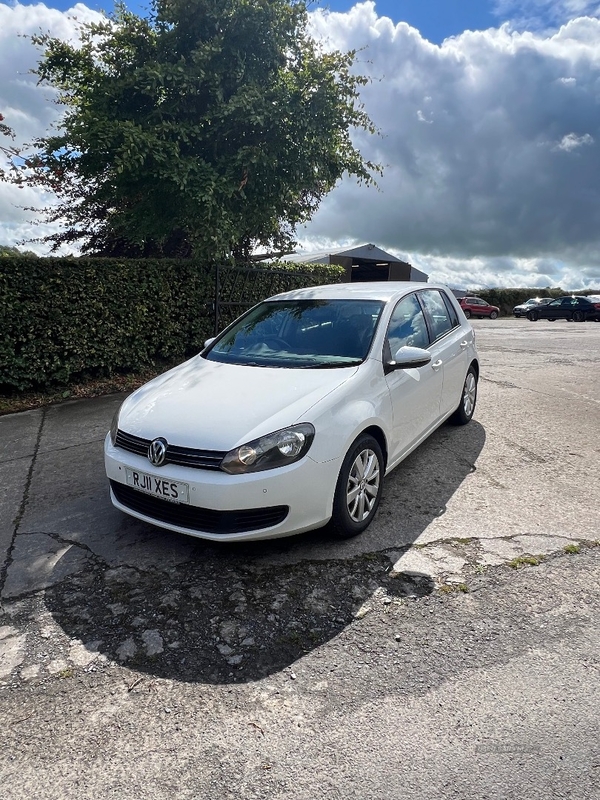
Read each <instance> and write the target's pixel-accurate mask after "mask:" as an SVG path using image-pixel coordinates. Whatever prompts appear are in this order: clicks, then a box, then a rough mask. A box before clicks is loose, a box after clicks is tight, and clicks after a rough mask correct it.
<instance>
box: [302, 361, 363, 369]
mask: <svg viewBox="0 0 600 800" xmlns="http://www.w3.org/2000/svg"><path fill="white" fill-rule="evenodd" d="M358 364H362V360H361V359H355V360H354V361H332V362H329V363H327V364H305V365H304V366H303V367H300V369H339V367H356V366H358Z"/></svg>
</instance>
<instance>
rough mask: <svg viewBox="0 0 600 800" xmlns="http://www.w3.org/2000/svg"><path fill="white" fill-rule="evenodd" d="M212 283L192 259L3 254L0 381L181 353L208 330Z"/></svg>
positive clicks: (59, 379) (267, 286)
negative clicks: (54, 256) (35, 256)
mask: <svg viewBox="0 0 600 800" xmlns="http://www.w3.org/2000/svg"><path fill="white" fill-rule="evenodd" d="M270 266H271V267H272V268H281V267H282V266H283V265H281V264H272V265H270ZM285 269H286V272H289V273H292V274H293V273H300V272H301V273H309V274H310V275H311V278H310V279H307V278H305V277H304V276H300V275H298V274H296V275H294V280H293V281H291V283H292V284H293V283H295V285H296V287H299V286H302V285H320V284H324V283H337V282H339V281H340V280H341V279H342V276H343V270H342V269H341V268H340V267H334V266H332V267H328V266H323V265H318V266H315V267H314V268H312V267H310V266H307V265H301V266H296V265H289V264H286V265H285ZM226 275H227V268H222V276H226ZM230 283H231V282H230ZM284 283H285V286H284V285H283V284H284ZM214 286H215V270H214V269H213V268H207V267H205V266H203V265H201V264H198V263H196V262H193V261H188V260H168V259H155V260H152V259H146V260H143V261H136V260H129V259H83V258H81V259H78V258H77V259H76V258H23V257H11V256H5V257H3V258H2V259H0V331H1V332H2V336H1V338H0V390H2V391H7V390H9V391H14V390H15V389H17V390H24V389H32V388H36V389H46V388H50V387H52V386H60V385H67V384H68V383H70V382H73V381H76V380H79V379H81V378H82V377H85V376H103V375H110V374H112V373H114V372H116V371H123V372H127V371H136V370H140V369H143V368H145V367H148V366H150V365H152V364H154V363H155V362H156V361H161V360H165V359H171V360H172V359H177V358H182V359H183V358H185V357H186V356H189V355H191V354H192V353H194V352H197V351H198V350H199V349H200V348H201V346H202V343H203V342H204V340H205V339H206V338H207V337H209V336H211V335H212V333H213V301H214ZM246 288H247V287H246ZM283 288H285V289H288V288H292V287H291V286H290V280H289V279H287V280H286V281H285V282H282V281H281V280H280V279H279V278H278V277H277V276H271V275H266V276H265V275H261V277H260V278H259V279H258V280H257V281H256V283H255V284H254V285H253V288H252V290H251V292H247V293H246V295H245V296H242V291H243V282H241V281H240V282H239V288H238V289H236V287H235V284H232V288H231V289H230V291H231V292H232V294H231V295H230V299H232V300H233V299H238V300H243V301H244V302H245V303H246V304H247V306H246V307H250V306H252V305H253V304H254V303H255V302H256V301H257V300H259V299H262V298H263V297H266V296H268V295H270V294H274V293H276V292H277V291H281V290H282V289H283ZM236 292H237V295H236ZM261 292H262V294H261ZM249 295H251V296H249ZM242 310H244V309H243V308H242V309H239V313H241V311H242Z"/></svg>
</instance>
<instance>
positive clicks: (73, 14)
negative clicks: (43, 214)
mask: <svg viewBox="0 0 600 800" xmlns="http://www.w3.org/2000/svg"><path fill="white" fill-rule="evenodd" d="M98 18H99V15H98V14H97V13H96V12H95V11H91V10H90V9H89V8H87V7H86V6H85V5H83V4H81V3H77V4H76V5H74V6H73V8H71V9H69V11H66V12H64V13H63V12H61V11H57V10H56V9H50V8H47V7H46V6H45V5H43V4H42V3H39V4H37V5H28V6H22V5H19V4H16V5H14V6H8V5H5V4H2V3H0V114H2V115H3V116H4V122H5V124H7V125H9V126H10V127H11V128H12V129H13V130H14V131H15V133H16V143H17V144H23V143H25V142H30V141H32V140H33V139H35V138H36V137H38V136H43V135H44V133H45V132H46V131H47V130H48V129H49V128H50V126H51V125H52V124H53V123H55V122H56V120H57V119H58V108H57V106H55V105H54V103H53V102H52V98H53V92H52V91H51V90H50V89H48V88H47V87H44V86H38V85H37V83H36V77H35V76H34V75H32V74H31V72H30V71H31V69H33V68H34V67H35V66H36V64H37V62H38V59H39V55H40V53H39V52H38V50H37V49H36V48H35V46H34V45H33V44H32V43H31V41H30V40H29V39H28V38H27V37H29V36H31V35H32V34H35V33H39V32H41V31H43V32H46V31H48V32H50V33H51V34H52V35H54V36H58V37H61V38H63V39H66V40H71V41H75V40H76V39H77V23H76V20H79V21H81V22H83V21H86V20H92V19H98ZM0 143H1V144H4V145H8V144H10V142H9V140H7V139H6V138H5V137H2V138H1V139H0ZM50 200H51V198H50V197H49V196H48V195H46V194H44V193H42V192H38V191H36V190H33V189H23V190H19V189H17V188H16V187H14V186H10V185H7V184H4V183H0V243H1V244H10V245H13V244H15V243H17V242H18V241H20V240H21V239H29V238H31V237H32V236H39V235H41V234H40V232H39V231H38V229H37V228H36V227H35V225H32V224H31V223H30V222H29V220H30V218H31V217H32V213H31V212H29V211H25V210H23V208H22V206H36V207H37V206H44V205H46V204H47V203H48V202H50ZM28 248H29V249H39V250H41V251H42V252H46V251H47V249H48V248H47V247H44V246H39V247H35V246H31V245H28Z"/></svg>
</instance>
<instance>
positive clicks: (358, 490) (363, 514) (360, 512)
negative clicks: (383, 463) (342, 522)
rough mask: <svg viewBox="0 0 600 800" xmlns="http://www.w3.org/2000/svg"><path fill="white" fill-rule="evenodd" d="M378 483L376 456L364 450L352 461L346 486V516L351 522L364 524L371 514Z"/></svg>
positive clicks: (366, 449)
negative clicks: (347, 515)
mask: <svg viewBox="0 0 600 800" xmlns="http://www.w3.org/2000/svg"><path fill="white" fill-rule="evenodd" d="M380 481H381V472H380V469H379V459H378V458H377V454H376V453H375V452H373V450H371V449H369V448H365V449H364V450H362V451H361V452H360V453H359V454H358V455H357V456H356V458H355V459H354V462H353V463H352V466H351V467H350V472H349V474H348V483H347V486H346V503H347V506H348V514H349V516H350V519H351V520H352V521H353V522H364V521H365V520H366V519H367V518H368V517H369V515H370V514H371V513H372V511H373V509H374V507H375V503H376V501H377V497H378V495H379V484H380Z"/></svg>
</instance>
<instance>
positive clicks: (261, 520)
mask: <svg viewBox="0 0 600 800" xmlns="http://www.w3.org/2000/svg"><path fill="white" fill-rule="evenodd" d="M110 487H111V489H112V490H113V493H114V495H115V497H116V498H117V500H118V501H119V503H121V505H124V506H126V507H127V508H130V509H131V510H132V511H137V512H138V514H143V515H144V516H145V517H149V518H150V519H155V520H157V521H159V522H168V523H169V524H171V525H177V526H178V527H180V528H188V529H189V530H191V531H205V532H206V533H217V534H219V533H220V534H226V533H246V532H248V531H258V530H261V529H262V528H270V527H272V526H273V525H279V523H280V522H283V520H284V519H285V518H286V517H287V515H288V514H289V511H290V509H289V506H271V507H270V508H245V509H243V510H240V511H214V510H213V509H212V508H198V507H197V506H188V505H183V504H178V503H169V502H168V501H167V500H161V499H160V498H158V497H152V496H151V495H148V494H144V493H143V492H138V491H136V490H135V489H132V488H131V487H130V486H125V485H124V484H123V483H117V482H116V481H111V482H110Z"/></svg>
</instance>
